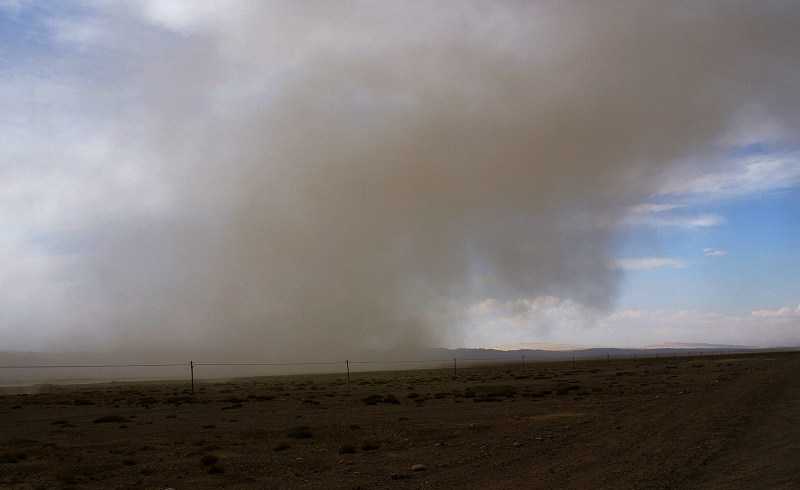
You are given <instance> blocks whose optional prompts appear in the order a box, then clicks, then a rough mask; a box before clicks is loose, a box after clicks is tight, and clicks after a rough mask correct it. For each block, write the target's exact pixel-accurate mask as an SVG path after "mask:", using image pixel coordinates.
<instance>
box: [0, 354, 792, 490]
mask: <svg viewBox="0 0 800 490" xmlns="http://www.w3.org/2000/svg"><path fill="white" fill-rule="evenodd" d="M27 391H28V393H21V392H19V389H11V388H5V389H3V390H2V391H0V393H2V395H0V486H2V487H3V488H19V489H29V488H110V489H113V488H135V489H150V488H153V489H165V488H174V489H178V490H180V489H193V490H195V489H210V488H343V489H371V488H375V489H383V488H387V489H412V488H431V489H439V488H443V489H448V488H454V489H455V488H458V489H465V488H514V489H519V488H559V489H564V488H576V489H577V488H581V489H582V488H609V489H612V488H613V489H624V488H636V489H643V488H644V489H646V488H653V489H668V488H675V489H684V488H699V489H703V488H708V489H711V488H713V489H734V488H743V489H744V488H747V489H751V488H785V489H797V488H800V451H798V450H800V354H792V353H784V354H769V355H764V354H758V355H755V354H754V355H746V356H728V357H709V356H706V357H703V358H698V357H695V356H692V357H690V358H687V357H684V358H678V359H668V360H665V359H661V360H660V361H659V362H655V361H654V360H652V359H649V360H646V361H642V360H639V361H633V360H630V361H624V362H623V361H616V362H614V361H612V362H611V363H610V364H608V363H607V362H606V361H596V362H588V361H587V362H579V363H577V364H576V365H575V366H574V367H573V365H572V363H548V364H532V365H531V364H528V366H527V367H526V370H525V371H523V370H522V369H521V366H519V365H514V366H511V365H508V366H497V365H495V366H476V367H471V368H465V369H460V370H459V372H458V377H457V379H453V373H452V371H450V370H444V369H442V370H421V371H402V372H374V373H357V374H354V375H353V376H352V379H351V383H350V384H349V386H348V384H347V381H346V378H345V377H344V376H343V375H340V374H339V375H302V376H284V377H263V378H241V379H234V380H227V381H216V382H208V381H207V382H202V383H196V385H195V392H194V394H192V392H191V391H190V390H189V389H188V384H187V383H185V382H181V383H179V382H136V383H105V384H94V385H71V386H56V385H47V386H36V387H31V388H28V389H27Z"/></svg>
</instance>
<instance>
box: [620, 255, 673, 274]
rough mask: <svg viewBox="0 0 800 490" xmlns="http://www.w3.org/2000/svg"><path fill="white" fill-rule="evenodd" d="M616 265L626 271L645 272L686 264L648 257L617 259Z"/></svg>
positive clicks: (663, 258) (668, 259)
mask: <svg viewBox="0 0 800 490" xmlns="http://www.w3.org/2000/svg"><path fill="white" fill-rule="evenodd" d="M615 264H616V266H617V267H619V268H620V269H625V270H632V271H638V270H645V269H655V268H658V267H683V266H684V264H683V262H681V261H680V260H677V259H670V258H665V257H647V258H639V259H617V260H616V261H615Z"/></svg>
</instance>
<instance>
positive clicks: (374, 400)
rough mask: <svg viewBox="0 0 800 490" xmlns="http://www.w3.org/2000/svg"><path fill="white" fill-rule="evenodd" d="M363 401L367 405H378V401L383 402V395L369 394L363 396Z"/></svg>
mask: <svg viewBox="0 0 800 490" xmlns="http://www.w3.org/2000/svg"><path fill="white" fill-rule="evenodd" d="M361 401H362V402H364V403H366V404H367V405H377V404H378V403H381V402H383V397H382V396H381V395H369V396H366V397H364V398H362V399H361Z"/></svg>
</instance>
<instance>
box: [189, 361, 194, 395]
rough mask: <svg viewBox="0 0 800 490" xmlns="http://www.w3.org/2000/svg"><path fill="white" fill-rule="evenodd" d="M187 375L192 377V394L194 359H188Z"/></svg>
mask: <svg viewBox="0 0 800 490" xmlns="http://www.w3.org/2000/svg"><path fill="white" fill-rule="evenodd" d="M189 376H190V377H191V379H192V394H193V395H194V361H189Z"/></svg>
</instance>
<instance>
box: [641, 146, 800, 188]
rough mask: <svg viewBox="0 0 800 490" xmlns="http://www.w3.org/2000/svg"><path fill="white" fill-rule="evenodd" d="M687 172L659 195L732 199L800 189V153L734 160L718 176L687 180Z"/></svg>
mask: <svg viewBox="0 0 800 490" xmlns="http://www.w3.org/2000/svg"><path fill="white" fill-rule="evenodd" d="M686 170H687V168H686V167H684V168H683V169H681V170H680V171H676V172H674V173H673V174H672V175H671V176H670V177H669V178H668V179H666V181H665V183H664V184H663V185H662V186H661V188H660V189H659V191H658V193H657V194H658V195H662V196H667V195H674V196H686V195H697V196H703V197H704V198H705V199H709V198H710V199H730V198H739V197H744V196H749V195H757V194H761V193H764V192H769V191H774V190H779V189H788V188H791V187H795V186H797V185H800V153H799V152H783V153H770V154H762V155H752V156H748V157H744V158H739V159H733V160H731V161H729V162H727V163H726V164H725V165H723V166H722V168H721V169H720V170H718V171H716V172H712V173H707V174H702V175H695V176H690V177H689V178H687V177H686V174H687V172H686Z"/></svg>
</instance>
